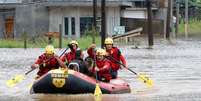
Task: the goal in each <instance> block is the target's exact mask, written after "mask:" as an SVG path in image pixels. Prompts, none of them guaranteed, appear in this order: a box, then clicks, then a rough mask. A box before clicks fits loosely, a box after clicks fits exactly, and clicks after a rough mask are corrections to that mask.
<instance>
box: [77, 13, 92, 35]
mask: <svg viewBox="0 0 201 101" xmlns="http://www.w3.org/2000/svg"><path fill="white" fill-rule="evenodd" d="M92 25H93V17H80V34H81V36H82V35H84V33H85V32H86V31H87V30H92Z"/></svg>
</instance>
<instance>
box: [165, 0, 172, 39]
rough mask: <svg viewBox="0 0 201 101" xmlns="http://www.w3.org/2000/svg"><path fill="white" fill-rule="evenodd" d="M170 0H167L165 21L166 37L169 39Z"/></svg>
mask: <svg viewBox="0 0 201 101" xmlns="http://www.w3.org/2000/svg"><path fill="white" fill-rule="evenodd" d="M171 5H172V0H168V10H167V22H166V39H167V40H170V20H171V8H172V7H171Z"/></svg>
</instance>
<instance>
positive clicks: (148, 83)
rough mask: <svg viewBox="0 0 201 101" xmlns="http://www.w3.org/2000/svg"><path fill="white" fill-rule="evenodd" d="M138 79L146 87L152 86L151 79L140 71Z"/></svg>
mask: <svg viewBox="0 0 201 101" xmlns="http://www.w3.org/2000/svg"><path fill="white" fill-rule="evenodd" d="M138 79H139V80H140V81H142V82H144V83H145V84H146V86H147V87H152V86H153V80H151V79H150V78H149V77H148V76H147V75H145V74H142V73H140V74H139V75H138Z"/></svg>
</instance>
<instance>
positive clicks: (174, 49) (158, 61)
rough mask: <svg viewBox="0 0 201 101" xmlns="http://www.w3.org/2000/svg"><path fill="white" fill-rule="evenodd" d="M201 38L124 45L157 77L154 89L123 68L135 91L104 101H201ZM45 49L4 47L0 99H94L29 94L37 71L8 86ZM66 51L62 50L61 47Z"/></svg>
mask: <svg viewBox="0 0 201 101" xmlns="http://www.w3.org/2000/svg"><path fill="white" fill-rule="evenodd" d="M200 43H201V40H190V41H184V40H178V41H177V43H176V44H175V45H172V44H171V45H170V44H168V43H167V42H164V41H161V40H157V41H155V46H154V49H152V50H150V49H145V48H141V47H140V49H132V48H131V47H128V46H123V47H122V48H121V50H122V53H124V54H125V57H126V59H127V62H128V64H129V67H130V68H131V69H132V70H134V71H136V72H138V73H139V72H145V73H146V74H149V75H150V78H151V79H153V80H154V87H153V88H149V89H148V88H146V86H145V85H144V84H143V83H142V82H140V81H138V80H137V79H136V76H135V75H134V74H133V73H130V72H129V71H127V70H125V69H122V70H121V71H120V72H119V76H120V77H122V78H124V79H125V80H126V81H127V82H129V84H130V86H131V88H132V93H131V94H113V95H103V99H102V100H103V101H133V100H140V101H147V100H148V101H149V100H150V101H156V100H158V101H161V100H170V101H172V100H173V101H177V100H182V101H192V100H194V101H195V100H197V101H199V100H201V88H200V84H201V62H200V60H201V52H200V50H201V45H200ZM42 52H43V49H27V50H24V49H3V48H2V49H0V56H1V58H0V69H1V71H0V101H7V100H9V101H10V100H11V101H24V100H29V101H93V100H94V98H93V95H92V94H82V95H61V94H58V95H44V94H35V95H30V94H29V87H28V86H29V85H30V84H32V82H33V80H34V79H33V78H34V76H35V74H36V71H34V72H32V73H30V74H29V75H27V76H26V79H25V80H23V81H22V82H21V83H19V84H18V85H16V87H13V88H8V87H6V85H5V82H6V80H8V79H10V78H11V77H13V76H14V75H16V74H23V73H25V72H26V71H28V70H29V69H30V65H31V64H32V63H34V60H35V59H36V58H37V57H38V55H40V54H41V53H42ZM57 53H58V54H60V53H62V50H57Z"/></svg>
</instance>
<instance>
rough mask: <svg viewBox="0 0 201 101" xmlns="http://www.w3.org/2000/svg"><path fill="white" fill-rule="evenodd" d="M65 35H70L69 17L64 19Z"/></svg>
mask: <svg viewBox="0 0 201 101" xmlns="http://www.w3.org/2000/svg"><path fill="white" fill-rule="evenodd" d="M64 28H65V35H68V34H69V33H68V17H65V18H64Z"/></svg>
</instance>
